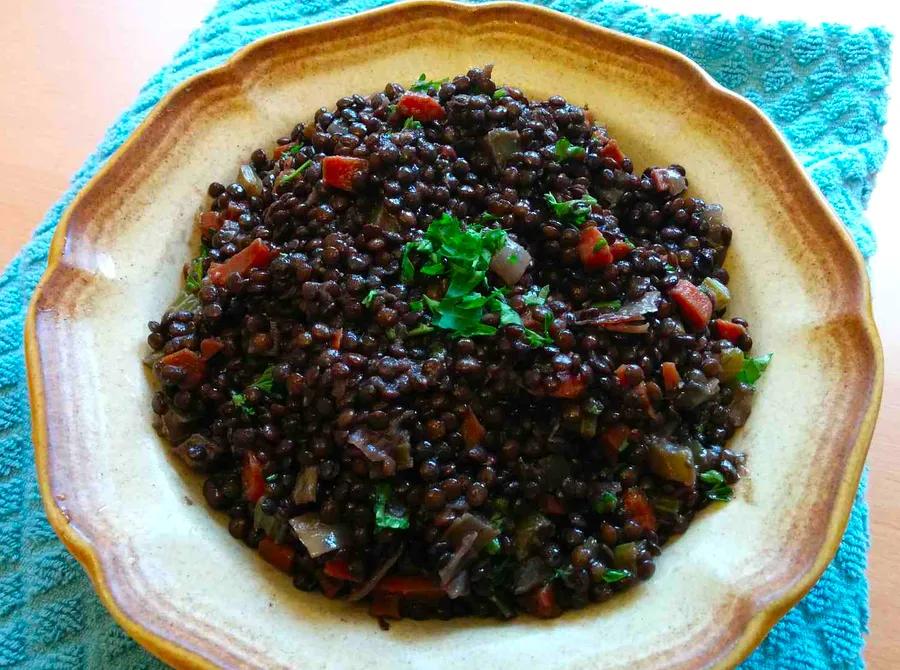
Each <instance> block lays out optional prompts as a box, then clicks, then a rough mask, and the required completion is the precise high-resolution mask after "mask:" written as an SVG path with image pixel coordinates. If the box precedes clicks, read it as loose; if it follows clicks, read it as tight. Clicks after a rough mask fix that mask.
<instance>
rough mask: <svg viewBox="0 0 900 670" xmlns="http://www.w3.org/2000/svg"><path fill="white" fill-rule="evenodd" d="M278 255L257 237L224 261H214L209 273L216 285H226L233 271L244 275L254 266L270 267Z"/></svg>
mask: <svg viewBox="0 0 900 670" xmlns="http://www.w3.org/2000/svg"><path fill="white" fill-rule="evenodd" d="M277 256H278V252H277V251H275V250H274V249H272V248H271V247H269V245H268V244H266V243H265V242H263V241H262V240H261V239H259V238H257V239H255V240H253V241H252V242H251V243H250V244H249V245H248V246H247V247H245V248H244V249H242V250H241V251H239V252H237V253H236V254H235V255H234V256H232V257H231V258H229V259H228V260H227V261H225V262H224V263H213V264H212V265H210V266H209V272H208V273H207V275H208V276H209V279H210V281H211V282H212V283H213V284H215V285H216V286H224V285H225V281H226V280H227V279H228V276H229V275H230V274H231V273H233V272H239V273H240V274H242V275H243V274H246V273H247V272H248V271H250V270H252V269H253V268H264V267H268V265H269V263H271V262H272V261H273V260H275V258H276V257H277Z"/></svg>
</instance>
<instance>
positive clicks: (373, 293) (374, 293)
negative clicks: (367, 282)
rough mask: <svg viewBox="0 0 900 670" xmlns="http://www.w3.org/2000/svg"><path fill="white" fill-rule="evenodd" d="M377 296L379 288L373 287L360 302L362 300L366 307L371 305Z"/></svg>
mask: <svg viewBox="0 0 900 670" xmlns="http://www.w3.org/2000/svg"><path fill="white" fill-rule="evenodd" d="M377 297H378V290H377V289H374V288H373V289H372V290H371V291H369V292H368V293H366V297H365V298H363V299H362V300H361V301H360V302H362V304H363V305H365V306H366V307H371V306H372V301H373V300H375V298H377Z"/></svg>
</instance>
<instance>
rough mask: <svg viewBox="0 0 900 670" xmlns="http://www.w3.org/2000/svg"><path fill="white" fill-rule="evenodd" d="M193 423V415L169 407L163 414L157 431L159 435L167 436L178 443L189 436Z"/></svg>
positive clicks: (174, 442)
mask: <svg viewBox="0 0 900 670" xmlns="http://www.w3.org/2000/svg"><path fill="white" fill-rule="evenodd" d="M194 423H195V420H194V417H191V416H186V415H184V414H181V413H180V412H176V411H175V410H174V409H172V408H169V411H168V412H166V413H165V414H163V416H162V421H161V422H160V426H159V428H158V429H157V432H159V434H160V436H161V437H165V438H167V439H168V440H169V441H170V442H172V443H173V444H178V443H179V442H181V441H182V440H185V439H187V438H188V437H190V435H191V433H192V432H193V428H194Z"/></svg>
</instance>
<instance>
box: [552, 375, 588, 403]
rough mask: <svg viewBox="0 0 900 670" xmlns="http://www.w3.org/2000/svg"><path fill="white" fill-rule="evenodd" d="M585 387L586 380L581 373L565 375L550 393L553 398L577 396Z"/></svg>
mask: <svg viewBox="0 0 900 670" xmlns="http://www.w3.org/2000/svg"><path fill="white" fill-rule="evenodd" d="M586 388H587V382H586V381H585V380H584V377H582V376H581V375H573V374H569V375H566V376H565V377H564V378H563V379H562V380H561V381H560V382H559V384H558V385H557V386H556V388H554V389H553V390H552V391H550V395H551V396H553V397H554V398H578V397H579V396H581V395H582V394H583V393H584V391H585V389H586Z"/></svg>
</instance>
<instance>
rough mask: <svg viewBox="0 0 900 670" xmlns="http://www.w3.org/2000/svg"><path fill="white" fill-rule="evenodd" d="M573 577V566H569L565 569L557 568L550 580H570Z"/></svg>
mask: <svg viewBox="0 0 900 670" xmlns="http://www.w3.org/2000/svg"><path fill="white" fill-rule="evenodd" d="M571 575H572V566H570V565H567V566H566V567H564V568H556V570H554V571H553V576H552V577H551V578H550V580H551V581H552V580H554V579H568V578H569V577H570V576H571Z"/></svg>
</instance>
